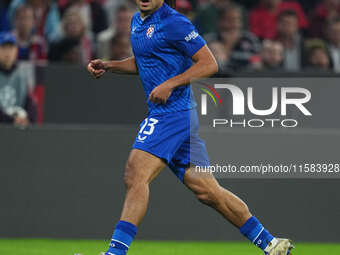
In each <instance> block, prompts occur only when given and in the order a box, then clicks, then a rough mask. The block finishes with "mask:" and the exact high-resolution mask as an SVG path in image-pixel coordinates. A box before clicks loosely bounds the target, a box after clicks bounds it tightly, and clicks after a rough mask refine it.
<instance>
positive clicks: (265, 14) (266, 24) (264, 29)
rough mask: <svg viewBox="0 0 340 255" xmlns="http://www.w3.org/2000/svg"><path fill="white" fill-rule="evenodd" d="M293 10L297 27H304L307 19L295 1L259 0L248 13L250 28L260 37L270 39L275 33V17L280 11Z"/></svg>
mask: <svg viewBox="0 0 340 255" xmlns="http://www.w3.org/2000/svg"><path fill="white" fill-rule="evenodd" d="M285 10H293V11H295V12H296V13H297V15H298V18H299V27H300V28H301V29H306V28H307V27H308V20H307V17H306V15H305V12H304V10H303V9H302V7H301V5H300V4H299V3H298V2H296V1H293V0H291V1H282V0H261V1H260V3H259V5H258V6H257V7H256V8H254V9H253V10H252V11H251V12H250V15H249V24H250V30H251V32H253V33H254V34H255V35H257V36H258V37H259V38H261V39H272V38H274V37H275V35H276V27H277V25H276V23H277V17H278V16H279V14H280V13H281V12H282V11H285Z"/></svg>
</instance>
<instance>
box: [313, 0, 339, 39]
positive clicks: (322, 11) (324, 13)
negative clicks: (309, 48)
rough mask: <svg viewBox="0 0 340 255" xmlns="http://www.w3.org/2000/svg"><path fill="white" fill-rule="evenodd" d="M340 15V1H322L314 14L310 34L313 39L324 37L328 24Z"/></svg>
mask: <svg viewBox="0 0 340 255" xmlns="http://www.w3.org/2000/svg"><path fill="white" fill-rule="evenodd" d="M339 14H340V1H339V0H322V1H321V3H320V4H319V5H318V6H317V7H316V9H315V10H314V11H313V13H312V17H311V26H310V29H309V34H310V36H311V37H319V38H321V37H324V36H325V33H324V32H325V28H326V26H327V22H328V21H330V20H332V19H333V18H335V17H336V16H338V15H339Z"/></svg>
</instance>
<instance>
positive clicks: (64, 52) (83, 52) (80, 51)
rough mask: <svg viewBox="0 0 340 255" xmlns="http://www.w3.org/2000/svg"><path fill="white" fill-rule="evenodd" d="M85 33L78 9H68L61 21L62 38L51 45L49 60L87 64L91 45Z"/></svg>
mask: <svg viewBox="0 0 340 255" xmlns="http://www.w3.org/2000/svg"><path fill="white" fill-rule="evenodd" d="M86 31H87V29H86V25H85V21H84V20H83V18H82V16H81V14H80V13H79V9H78V8H77V7H71V8H69V9H68V10H67V11H66V12H65V14H64V16H63V19H62V38H61V39H60V40H59V41H57V42H55V43H54V44H52V45H51V47H50V52H49V59H50V60H51V61H66V62H68V61H70V62H71V63H73V64H75V63H77V64H87V63H88V62H89V61H90V60H91V58H92V43H91V40H90V38H89V37H88V35H87V34H86ZM70 56H72V57H70Z"/></svg>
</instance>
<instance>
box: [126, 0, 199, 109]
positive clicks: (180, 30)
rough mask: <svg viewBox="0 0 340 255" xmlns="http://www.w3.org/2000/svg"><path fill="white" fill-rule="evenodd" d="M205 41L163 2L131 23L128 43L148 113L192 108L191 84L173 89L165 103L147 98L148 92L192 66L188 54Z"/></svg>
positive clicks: (186, 21) (193, 102) (192, 26)
mask: <svg viewBox="0 0 340 255" xmlns="http://www.w3.org/2000/svg"><path fill="white" fill-rule="evenodd" d="M205 44H206V42H205V41H204V39H203V38H202V37H201V36H200V35H199V34H198V32H197V30H196V28H195V27H194V25H193V24H192V23H191V22H190V21H189V20H188V19H187V18H186V17H185V16H184V15H182V14H180V13H178V12H177V11H175V10H174V9H172V8H171V7H169V6H168V5H167V4H165V3H164V4H163V6H162V7H161V8H159V9H158V10H157V11H156V12H154V13H153V14H151V15H150V16H147V17H146V18H145V19H142V18H141V16H140V13H139V12H138V13H136V14H135V15H134V16H133V18H132V22H131V45H132V49H133V53H134V56H135V59H136V64H137V68H138V72H139V76H140V79H141V81H142V84H143V87H144V91H145V96H146V99H147V104H148V109H149V113H150V114H158V113H167V112H177V111H184V110H189V109H192V108H194V107H196V103H195V101H194V99H193V92H192V89H191V85H190V84H188V85H185V86H181V87H178V88H176V89H174V90H173V92H172V94H171V96H170V97H169V99H168V101H167V103H166V104H154V103H153V102H151V101H149V99H148V98H149V95H150V93H151V91H152V90H153V89H154V88H155V87H157V86H159V85H160V84H162V83H163V82H165V81H167V80H168V79H170V78H172V77H174V76H177V75H179V74H181V73H184V72H185V71H186V70H187V69H189V68H190V67H191V66H192V64H193V63H192V60H191V57H192V56H193V55H194V54H195V53H196V52H197V51H198V50H200V49H201V48H202V47H203V46H204V45H205Z"/></svg>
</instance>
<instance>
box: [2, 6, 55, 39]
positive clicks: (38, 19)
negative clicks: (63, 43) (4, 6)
mask: <svg viewBox="0 0 340 255" xmlns="http://www.w3.org/2000/svg"><path fill="white" fill-rule="evenodd" d="M21 4H29V5H31V6H32V7H33V11H34V17H35V29H36V30H37V34H38V35H40V36H44V37H45V38H46V39H47V40H48V41H50V42H51V41H53V40H55V39H56V38H57V35H58V29H59V24H60V16H59V10H58V5H57V4H56V3H55V2H54V1H52V0H12V2H11V4H10V7H9V13H8V15H9V19H10V21H11V23H12V26H13V21H14V16H15V12H16V9H17V8H18V7H19V6H20V5H21Z"/></svg>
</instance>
